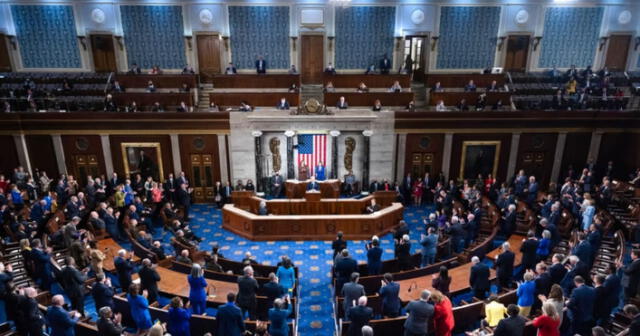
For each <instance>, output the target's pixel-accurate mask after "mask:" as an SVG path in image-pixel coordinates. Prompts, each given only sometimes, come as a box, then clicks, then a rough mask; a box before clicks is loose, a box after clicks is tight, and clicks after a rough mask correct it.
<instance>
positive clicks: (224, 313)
mask: <svg viewBox="0 0 640 336" xmlns="http://www.w3.org/2000/svg"><path fill="white" fill-rule="evenodd" d="M216 320H217V322H218V332H217V333H216V335H228V336H242V333H244V330H245V329H244V321H243V318H242V311H241V310H240V308H238V307H237V306H236V305H235V304H233V303H227V304H225V305H222V306H220V307H219V308H218V312H217V313H216Z"/></svg>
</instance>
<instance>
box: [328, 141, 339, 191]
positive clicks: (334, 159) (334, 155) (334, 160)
mask: <svg viewBox="0 0 640 336" xmlns="http://www.w3.org/2000/svg"><path fill="white" fill-rule="evenodd" d="M329 134H330V135H331V172H330V175H329V177H330V178H332V179H336V178H338V137H339V136H340V131H338V130H333V131H331V132H329Z"/></svg>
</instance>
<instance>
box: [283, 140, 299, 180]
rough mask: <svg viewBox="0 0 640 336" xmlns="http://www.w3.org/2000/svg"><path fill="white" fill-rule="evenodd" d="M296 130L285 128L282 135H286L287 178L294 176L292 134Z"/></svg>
mask: <svg viewBox="0 0 640 336" xmlns="http://www.w3.org/2000/svg"><path fill="white" fill-rule="evenodd" d="M295 134H296V132H294V131H292V130H287V131H285V132H284V135H285V136H286V137H287V179H295V178H296V167H295V165H294V164H293V163H294V162H293V136H294V135H295Z"/></svg>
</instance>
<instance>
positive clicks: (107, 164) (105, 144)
mask: <svg viewBox="0 0 640 336" xmlns="http://www.w3.org/2000/svg"><path fill="white" fill-rule="evenodd" d="M100 144H102V156H103V158H102V159H103V160H104V168H105V170H106V172H105V173H107V175H106V176H111V174H113V159H112V156H111V142H110V141H109V135H108V134H100Z"/></svg>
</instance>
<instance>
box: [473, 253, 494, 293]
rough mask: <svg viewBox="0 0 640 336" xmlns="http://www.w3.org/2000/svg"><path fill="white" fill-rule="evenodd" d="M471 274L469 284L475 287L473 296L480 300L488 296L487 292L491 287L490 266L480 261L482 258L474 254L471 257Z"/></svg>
mask: <svg viewBox="0 0 640 336" xmlns="http://www.w3.org/2000/svg"><path fill="white" fill-rule="evenodd" d="M471 263H472V264H473V266H471V274H470V275H469V285H471V289H473V296H475V297H477V298H478V299H480V300H484V299H486V298H487V292H488V291H489V289H490V288H491V282H490V281H489V275H490V272H489V266H487V265H486V264H484V263H481V262H480V258H478V257H477V256H474V257H473V258H471Z"/></svg>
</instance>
